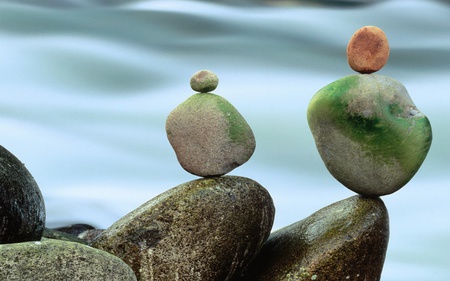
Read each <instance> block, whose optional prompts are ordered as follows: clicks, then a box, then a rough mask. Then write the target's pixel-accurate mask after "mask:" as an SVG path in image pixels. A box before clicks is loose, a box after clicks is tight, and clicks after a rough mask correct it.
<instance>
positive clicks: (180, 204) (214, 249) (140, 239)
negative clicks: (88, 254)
mask: <svg viewBox="0 0 450 281" xmlns="http://www.w3.org/2000/svg"><path fill="white" fill-rule="evenodd" d="M274 212H275V210H274V206H273V202H272V199H271V197H270V195H269V193H268V192H267V191H266V189H264V188H263V187H262V186H261V185H259V184H258V183H257V182H255V181H253V180H251V179H248V178H243V177H236V176H224V177H215V178H205V179H199V180H195V181H191V182H187V183H184V184H181V185H179V186H177V187H175V188H172V189H170V190H168V191H166V192H164V193H162V194H161V195H159V196H157V197H155V198H154V199H152V200H150V201H148V202H147V203H145V204H143V205H142V206H141V207H139V208H138V209H136V210H135V211H133V212H131V213H130V214H128V215H126V216H125V217H123V218H122V219H120V220H119V221H117V222H116V223H114V224H113V225H112V226H111V227H110V228H108V229H106V230H105V231H104V232H103V234H101V235H100V236H99V237H98V238H97V239H96V240H95V241H94V242H93V243H92V246H94V247H96V248H99V249H102V250H104V251H107V252H110V253H112V254H114V255H116V256H118V257H120V258H121V259H123V260H124V261H125V262H126V263H127V264H128V265H130V266H131V268H133V270H134V272H135V273H136V275H137V277H138V279H139V280H193V281H194V280H198V281H200V280H201V281H204V280H218V281H219V280H220V281H225V280H232V279H233V278H234V277H236V276H238V275H239V274H240V273H241V270H242V269H243V268H244V267H245V266H246V265H247V264H248V263H249V261H250V260H252V259H253V257H254V256H255V255H256V254H257V252H258V251H259V249H260V248H261V246H262V244H263V243H264V241H265V240H266V239H267V237H268V236H269V233H270V230H271V227H272V223H273V217H274Z"/></svg>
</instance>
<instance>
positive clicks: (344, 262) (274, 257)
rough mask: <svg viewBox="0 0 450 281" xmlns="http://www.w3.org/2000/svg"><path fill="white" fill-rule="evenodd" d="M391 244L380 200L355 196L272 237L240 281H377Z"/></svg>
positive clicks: (387, 221)
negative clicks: (389, 243)
mask: <svg viewBox="0 0 450 281" xmlns="http://www.w3.org/2000/svg"><path fill="white" fill-rule="evenodd" d="M388 240H389V218H388V212H387V209H386V207H385V205H384V203H383V201H382V200H381V199H379V198H368V197H366V198H365V197H362V196H359V195H357V196H353V197H350V198H348V199H345V200H342V201H339V202H336V203H334V204H332V205H329V206H327V207H325V208H323V209H321V210H319V211H317V212H316V213H314V214H312V215H311V216H309V217H307V218H306V219H304V220H301V221H299V222H296V223H294V224H291V225H289V226H287V227H284V228H282V229H280V230H278V231H275V232H273V233H272V234H271V235H270V237H269V239H268V240H267V242H266V243H265V244H264V246H263V248H262V250H261V251H260V253H259V254H258V256H257V257H256V258H255V260H254V261H253V262H252V263H251V264H250V266H249V267H248V269H247V270H246V271H245V274H244V276H243V277H242V278H241V279H239V280H241V281H250V280H252V281H294V280H295V281H306V280H308V281H310V280H316V281H343V280H353V281H378V280H380V276H381V271H382V269H383V264H384V259H385V255H386V249H387V246H388Z"/></svg>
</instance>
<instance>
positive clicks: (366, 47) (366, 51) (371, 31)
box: [347, 26, 389, 74]
mask: <svg viewBox="0 0 450 281" xmlns="http://www.w3.org/2000/svg"><path fill="white" fill-rule="evenodd" d="M388 58H389V43H388V40H387V38H386V34H384V31H383V30H382V29H381V28H379V27H376V26H364V27H362V28H360V29H358V30H357V31H356V32H355V34H353V36H352V38H351V39H350V42H348V46H347V59H348V64H349V65H350V67H351V68H352V69H353V70H354V71H357V72H360V73H363V74H369V73H373V72H376V71H378V70H380V69H381V68H382V67H383V66H384V65H385V64H386V62H387V60H388Z"/></svg>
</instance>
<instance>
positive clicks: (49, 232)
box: [42, 228, 88, 244]
mask: <svg viewBox="0 0 450 281" xmlns="http://www.w3.org/2000/svg"><path fill="white" fill-rule="evenodd" d="M42 237H45V238H48V239H57V240H63V241H71V242H77V243H82V244H88V243H87V242H86V241H85V240H83V239H80V238H78V236H77V235H74V234H70V233H66V232H62V231H59V230H56V229H51V228H45V229H44V233H43V235H42Z"/></svg>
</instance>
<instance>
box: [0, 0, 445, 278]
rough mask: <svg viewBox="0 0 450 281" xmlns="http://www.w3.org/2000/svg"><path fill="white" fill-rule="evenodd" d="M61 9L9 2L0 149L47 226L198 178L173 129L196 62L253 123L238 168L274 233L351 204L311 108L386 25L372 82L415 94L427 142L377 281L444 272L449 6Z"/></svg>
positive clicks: (91, 216) (394, 203)
mask: <svg viewBox="0 0 450 281" xmlns="http://www.w3.org/2000/svg"><path fill="white" fill-rule="evenodd" d="M21 2H27V1H21ZM61 3H65V4H67V7H66V6H64V4H61ZM61 3H60V4H61V5H60V7H58V8H55V7H51V6H52V1H47V4H46V5H45V6H44V4H42V5H41V6H37V5H30V4H29V3H28V4H26V3H23V4H17V2H15V1H10V2H9V3H8V1H5V2H2V3H0V54H1V55H0V77H1V78H0V79H1V80H0V145H3V146H4V147H5V148H7V149H8V150H10V151H11V152H12V153H14V154H15V155H16V156H17V157H18V158H19V159H21V161H22V162H24V163H25V164H26V166H27V167H28V169H29V170H30V172H31V173H32V174H33V176H34V177H35V179H36V181H37V182H38V184H39V186H40V188H41V190H42V193H43V195H44V197H45V200H46V209H47V225H48V226H50V227H52V226H59V225H62V224H69V223H90V224H92V225H95V226H97V227H99V228H106V227H108V226H109V225H110V224H112V223H113V222H114V221H116V220H117V219H119V218H120V217H121V216H123V215H125V214H126V213H128V212H129V211H131V210H133V209H135V208H136V207H138V206H139V205H140V204H142V203H144V202H146V201H147V200H149V199H151V198H152V197H154V196H156V195H157V194H159V193H161V192H164V191H165V190H167V189H169V188H171V187H174V186H176V185H178V184H180V183H183V182H186V181H190V180H193V179H195V178H196V177H194V176H192V175H190V174H188V173H187V172H185V171H184V170H183V169H182V168H181V167H180V166H179V164H178V162H177V161H176V157H175V154H174V152H173V151H172V148H171V147H170V145H169V143H168V141H167V139H166V135H165V130H164V124H165V118H166V117H167V115H168V114H169V112H170V111H171V110H172V109H173V108H175V107H176V106H177V105H178V104H179V103H181V102H182V101H184V100H185V99H187V98H188V97H189V96H190V95H191V94H192V93H193V92H192V90H191V89H190V87H189V79H190V76H191V75H192V74H193V73H194V72H196V71H198V70H200V69H211V70H213V71H214V72H215V73H216V74H217V75H218V76H219V79H220V83H219V87H218V88H217V90H216V91H215V93H217V94H220V95H222V96H223V97H225V98H226V99H228V100H229V101H230V102H231V103H232V104H233V105H234V106H235V107H236V108H237V109H238V110H239V111H240V112H241V114H242V115H243V116H244V117H245V118H246V119H247V121H248V123H249V124H250V125H251V127H252V128H253V131H254V133H255V136H256V140H257V149H256V152H255V154H254V155H253V157H252V158H251V159H250V161H249V162H247V163H246V164H244V165H243V166H241V167H239V168H237V169H236V170H234V171H233V172H232V173H231V174H233V175H240V176H245V177H249V178H252V179H254V180H256V181H258V182H259V183H261V184H262V185H263V186H265V187H266V188H267V189H268V190H269V192H270V193H271V195H272V197H273V199H274V202H275V205H276V208H277V214H276V219H275V225H274V229H278V228H280V227H283V226H286V225H288V224H290V223H293V222H295V221H298V220H300V219H303V218H304V217H306V216H308V215H310V214H311V213H313V212H315V211H316V210H318V209H320V208H322V207H324V206H326V205H328V204H331V203H333V202H336V201H338V200H341V199H345V198H347V197H350V196H352V195H353V193H352V192H350V191H349V190H347V189H346V188H345V187H343V186H342V185H340V184H339V183H338V182H337V181H336V180H334V179H333V178H332V177H331V175H330V174H329V173H328V172H327V170H326V169H325V167H324V165H323V163H322V161H321V160H320V157H319V155H318V153H317V151H316V149H315V146H314V142H313V139H312V136H311V134H310V132H309V128H308V126H307V123H306V107H307V105H308V102H309V100H310V99H311V97H312V96H313V95H314V93H315V92H317V91H318V90H319V89H320V88H322V87H323V86H325V85H326V84H328V83H330V82H332V81H334V80H337V79H339V78H341V77H343V76H345V75H348V74H352V71H351V70H350V68H349V67H348V65H347V62H346V57H345V47H346V44H347V42H348V39H349V38H350V37H351V35H352V34H353V32H354V31H355V30H357V29H358V28H360V27H362V26H364V25H377V26H379V27H381V28H382V29H384V31H385V32H386V34H387V36H388V38H389V42H390V45H391V57H390V60H389V61H388V64H387V65H386V66H385V67H384V68H383V69H382V70H381V71H380V72H379V73H380V74H384V75H388V76H391V77H393V78H395V79H397V80H399V81H401V82H402V83H403V84H404V85H405V86H406V88H407V89H408V90H409V93H410V95H411V97H412V98H413V100H414V101H415V103H416V105H417V106H418V108H419V109H421V111H422V112H424V113H425V114H426V115H427V116H428V117H429V119H430V121H431V123H432V126H433V133H434V140H433V145H432V149H431V151H430V153H429V157H428V158H427V159H426V161H425V162H424V164H423V166H422V168H421V169H420V170H419V172H418V173H417V175H416V176H415V177H414V178H413V179H412V180H411V182H410V183H408V185H407V186H405V187H404V188H403V189H401V190H400V191H398V192H397V193H395V194H393V195H389V196H385V197H383V198H382V199H383V200H384V202H385V203H386V206H387V208H388V210H389V213H390V226H391V234H390V243H389V249H388V253H387V258H386V262H385V267H384V271H383V275H382V280H386V281H388V280H392V281H400V280H408V281H411V280H421V281H422V280H428V281H437V280H449V279H450V268H449V264H450V259H449V258H448V251H449V250H450V222H449V218H448V214H449V213H450V207H449V206H450V205H449V204H448V201H449V199H448V198H449V195H450V192H449V189H448V187H449V186H450V178H449V168H450V161H449V159H450V150H449V149H448V144H449V141H450V134H449V133H448V131H449V129H450V128H449V125H448V122H447V120H449V118H450V114H449V110H448V108H449V100H450V95H449V94H448V89H449V88H450V87H449V84H450V83H449V82H448V81H449V79H448V78H449V74H450V29H449V27H450V17H449V14H450V13H449V12H450V8H449V6H448V4H444V3H443V2H438V1H384V2H381V3H379V4H374V5H367V6H366V5H361V6H356V7H346V8H337V7H327V6H302V5H300V6H287V7H273V6H262V5H260V6H258V5H249V6H245V7H240V6H239V7H238V6H227V5H221V4H214V3H207V2H199V1H130V2H126V1H122V3H121V4H120V5H114V6H106V7H105V6H104V7H102V6H101V5H96V6H92V7H89V1H84V2H81V3H83V5H81V6H83V7H73V6H74V5H75V4H74V3H76V2H74V1H72V2H71V1H64V2H61ZM78 3H80V2H78ZM87 7H88V8H87Z"/></svg>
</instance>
